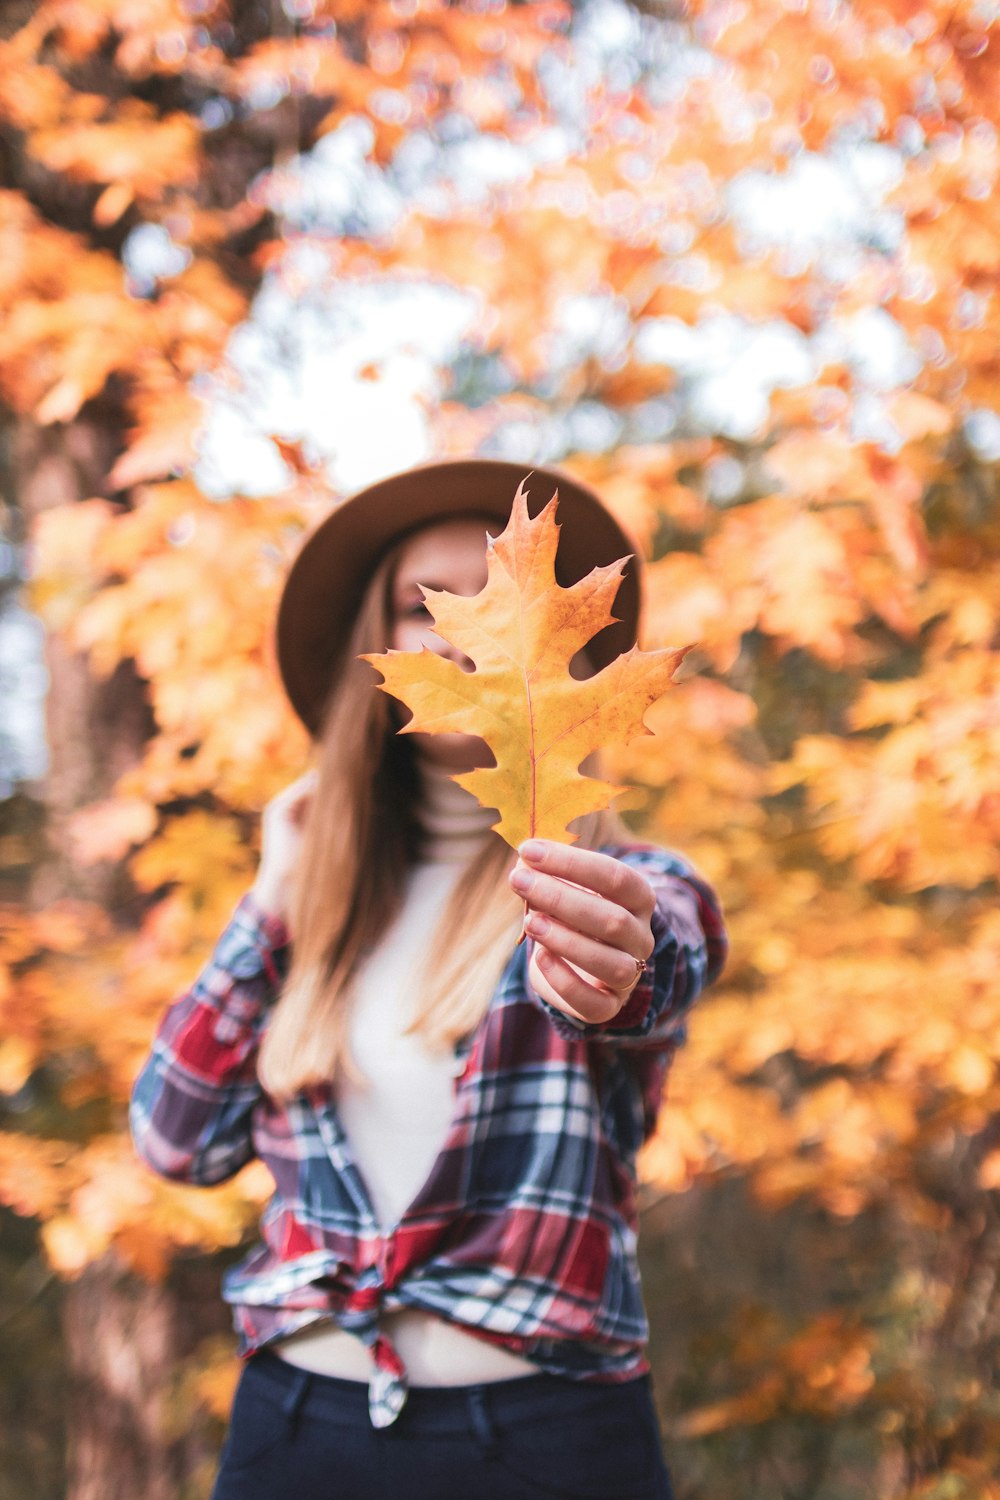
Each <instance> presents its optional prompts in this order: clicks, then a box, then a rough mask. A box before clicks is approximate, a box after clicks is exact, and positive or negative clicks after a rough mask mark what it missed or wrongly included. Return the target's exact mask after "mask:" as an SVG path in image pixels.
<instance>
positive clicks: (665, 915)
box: [529, 844, 729, 1048]
mask: <svg viewBox="0 0 1000 1500" xmlns="http://www.w3.org/2000/svg"><path fill="white" fill-rule="evenodd" d="M602 853H605V854H613V855H614V856H615V857H616V858H617V859H621V860H622V861H623V862H624V863H625V864H628V865H631V866H632V868H633V869H636V870H639V871H641V872H642V874H643V875H644V876H645V877H646V879H647V880H648V881H649V883H650V885H651V886H652V888H653V892H654V894H655V896H656V906H655V908H654V910H653V915H652V918H651V919H650V925H651V927H652V931H653V939H654V947H653V951H652V953H651V954H650V956H649V958H648V959H647V961H646V967H645V969H644V970H643V973H642V977H641V978H640V980H639V982H638V984H637V985H636V987H635V989H634V990H633V991H632V993H631V995H630V996H629V998H628V1000H627V1001H626V1002H625V1005H624V1006H623V1007H622V1009H621V1010H620V1011H619V1012H618V1014H617V1015H616V1016H614V1017H612V1019H611V1020H610V1021H602V1022H593V1023H587V1022H585V1021H577V1020H575V1019H574V1018H573V1017H572V1016H568V1015H566V1013H565V1011H561V1010H558V1009H557V1008H556V1007H555V1006H554V1005H551V1004H550V1003H549V1002H548V1001H547V1000H545V999H544V998H543V997H542V996H541V995H536V994H535V991H534V989H532V988H531V987H530V985H529V989H530V992H531V994H532V996H533V997H535V998H536V999H537V1000H538V1003H539V1004H540V1005H541V1006H542V1007H543V1009H544V1010H545V1012H546V1013H547V1015H548V1016H549V1018H550V1020H551V1021H552V1024H553V1026H554V1027H555V1029H556V1031H558V1032H559V1034H560V1035H561V1036H565V1037H570V1038H578V1037H580V1036H585V1037H587V1038H593V1040H594V1041H599V1042H607V1043H613V1044H615V1045H617V1046H622V1047H639V1048H656V1047H665V1046H669V1047H671V1048H676V1047H677V1046H679V1045H680V1043H681V1042H682V1041H683V1040H684V1035H685V1021H686V1018H687V1013H688V1011H689V1010H690V1008H691V1005H692V1004H693V1002H694V1001H695V999H696V998H697V996H698V995H699V994H701V992H702V990H703V989H705V988H706V986H707V985H709V984H711V982H712V981H713V980H714V979H716V978H717V977H718V975H719V974H721V972H722V969H723V966H724V964H725V961H726V955H727V953H728V951H729V945H728V940H727V937H726V930H725V925H724V922H723V916H722V909H721V906H720V904H719V899H718V897H717V896H716V894H715V892H714V891H713V890H712V888H711V886H710V885H709V884H708V883H707V881H705V880H703V879H702V878H701V877H700V876H699V875H696V874H695V872H694V870H693V869H692V867H691V866H690V865H689V864H688V863H687V861H686V860H684V859H682V858H681V856H680V855H678V854H674V853H672V852H671V851H668V850H665V849H658V848H655V847H654V846H653V845H644V844H633V845H627V846H616V847H613V848H606V849H604V850H602ZM529 958H530V953H529Z"/></svg>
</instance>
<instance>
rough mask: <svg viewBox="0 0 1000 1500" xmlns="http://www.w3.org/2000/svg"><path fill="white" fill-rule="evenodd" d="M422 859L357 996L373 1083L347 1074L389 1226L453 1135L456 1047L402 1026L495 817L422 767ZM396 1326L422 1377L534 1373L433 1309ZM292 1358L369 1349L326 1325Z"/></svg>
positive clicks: (346, 1367) (351, 1109)
mask: <svg viewBox="0 0 1000 1500" xmlns="http://www.w3.org/2000/svg"><path fill="white" fill-rule="evenodd" d="M422 777H423V797H422V803H421V822H422V825H423V827H424V829H425V832H426V834H427V835H428V838H427V844H426V848H425V851H424V857H423V858H422V860H421V862H420V863H419V864H418V865H416V866H415V867H414V869H413V870H412V871H411V872H410V875H409V878H408V880H407V884H406V893H405V897H404V901H403V905H402V907H401V909H400V911H399V913H398V914H397V916H396V919H395V921H394V922H393V923H392V925H391V926H390V927H389V928H388V929H387V930H386V932H385V934H384V936H383V938H382V940H381V942H380V943H379V945H378V947H377V948H375V949H374V950H373V951H372V953H371V954H369V956H368V958H367V959H366V960H365V961H364V963H363V964H362V965H361V966H360V968H359V969H358V971H357V973H356V976H355V980H354V984H353V993H352V1013H351V1024H350V1046H351V1051H352V1054H353V1056H354V1059H355V1061H356V1062H357V1065H358V1067H359V1068H360V1070H361V1072H362V1074H363V1075H364V1081H362V1082H355V1081H354V1080H353V1079H350V1078H347V1077H343V1076H339V1077H338V1079H337V1083H336V1102H337V1113H338V1115H339V1117H340V1121H341V1124H342V1125H343V1127H344V1130H345V1131H346V1133H347V1137H348V1140H349V1141H350V1145H351V1151H352V1154H353V1156H354V1160H355V1161H356V1162H357V1165H358V1168H359V1170H360V1172H361V1176H362V1178H363V1179H364V1182H365V1185H366V1187H367V1188H368V1192H369V1196H370V1197H371V1200H372V1206H373V1207H374V1209H375V1213H376V1215H377V1217H378V1220H379V1224H380V1226H381V1227H382V1228H383V1229H385V1230H389V1229H391V1228H393V1227H394V1226H395V1225H396V1224H398V1222H399V1220H400V1218H401V1217H402V1215H403V1213H404V1211H405V1209H406V1208H407V1207H408V1206H409V1204H411V1203H412V1202H413V1200H414V1198H415V1197H416V1196H417V1193H418V1192H419V1190H420V1188H421V1187H422V1186H423V1184H424V1183H425V1182H426V1180H427V1178H428V1176H429V1174H430V1171H431V1168H432V1167H433V1165H434V1162H435V1161H436V1159H437V1157H438V1155H439V1153H440V1151H441V1147H442V1145H443V1144H444V1141H445V1139H446V1137H447V1135H448V1131H449V1128H450V1126H451V1122H452V1118H453V1115H454V1107H455V1077H456V1074H457V1072H458V1071H460V1067H461V1064H457V1063H456V1060H455V1056H454V1052H453V1051H452V1050H451V1048H447V1049H443V1050H437V1051H435V1050H432V1049H431V1048H430V1047H429V1046H428V1045H427V1043H426V1041H425V1040H424V1039H423V1038H422V1037H420V1036H418V1035H414V1034H413V1033H410V1034H409V1035H406V1034H404V1032H403V1027H404V1026H405V1025H406V1023H407V1021H408V1019H409V1014H410V1007H411V1005H412V1001H413V994H414V989H415V985H416V982H417V980H418V978H419V975H420V973H421V970H422V968H423V965H424V963H425V961H426V960H427V957H428V953H429V946H430V943H431V940H432V939H433V936H434V933H435V930H436V928H437V924H438V921H439V919H440V917H441V915H442V912H443V911H444V908H445V905H446V903H447V901H448V898H449V896H450V895H451V892H452V890H453V889H454V886H455V884H456V882H457V881H458V879H459V878H460V876H461V875H462V873H463V871H464V870H465V868H466V867H467V865H468V862H469V860H470V859H471V858H472V857H473V856H474V855H475V853H476V851H477V850H478V848H479V846H480V843H481V841H482V838H483V835H484V834H485V833H486V831H487V830H488V829H489V828H490V827H491V826H492V825H493V823H494V822H495V821H496V814H495V812H493V811H491V810H490V809H489V808H482V807H480V806H479V804H478V803H477V802H476V800H475V798H474V797H473V796H472V795H471V793H469V792H467V791H465V790H464V789H463V788H462V787H460V786H459V785H458V784H457V782H455V781H453V780H452V779H451V777H450V776H449V775H447V773H446V772H443V771H441V770H438V769H437V768H435V767H433V766H431V765H429V764H427V763H424V764H423V766H422ZM385 1324H386V1331H387V1332H389V1333H390V1334H391V1337H392V1340H393V1342H394V1343H395V1345H396V1348H397V1349H398V1351H399V1354H400V1356H401V1358H402V1360H403V1363H404V1364H405V1366H406V1368H407V1371H408V1373H409V1378H410V1381H411V1382H412V1384H413V1385H466V1384H473V1383H476V1382H479V1381H486V1380H508V1379H510V1378H511V1377H512V1376H516V1375H534V1374H537V1369H536V1367H535V1366H534V1365H532V1364H530V1363H529V1362H528V1361H527V1360H523V1359H520V1358H519V1357H518V1356H517V1355H514V1354H510V1353H508V1352H507V1351H506V1350H503V1349H498V1348H495V1347H494V1346H493V1345H490V1344H488V1343H486V1342H485V1340H483V1339H481V1338H477V1337H476V1336H475V1335H474V1334H471V1333H466V1332H465V1331H464V1330H462V1329H460V1328H457V1327H455V1326H454V1325H453V1324H450V1323H446V1322H444V1321H443V1320H442V1319H440V1318H437V1317H435V1316H434V1315H433V1314H430V1313H424V1312H418V1311H414V1310H407V1311H405V1312H396V1313H391V1314H389V1315H387V1317H386V1319H385ZM277 1352H278V1353H279V1354H281V1355H283V1356H284V1358H285V1359H288V1360H291V1362H292V1363H293V1364H298V1365H302V1366H304V1367H305V1368H306V1369H310V1370H318V1371H319V1372H320V1373H323V1374H328V1375H338V1376H340V1377H342V1378H346V1379H349V1380H367V1379H368V1377H369V1375H370V1373H371V1361H370V1356H369V1354H368V1351H367V1350H366V1349H365V1347H364V1346H363V1345H362V1344H361V1343H360V1341H359V1340H358V1339H356V1338H355V1337H354V1335H353V1334H349V1333H344V1332H343V1331H342V1330H340V1329H338V1328H335V1327H332V1326H331V1325H329V1324H324V1325H322V1326H321V1327H319V1328H317V1329H316V1330H314V1331H312V1332H310V1331H309V1330H307V1331H306V1332H305V1333H302V1334H299V1335H297V1336H296V1337H295V1338H293V1339H290V1340H288V1341H287V1342H285V1343H284V1344H282V1345H279V1346H278V1349H277Z"/></svg>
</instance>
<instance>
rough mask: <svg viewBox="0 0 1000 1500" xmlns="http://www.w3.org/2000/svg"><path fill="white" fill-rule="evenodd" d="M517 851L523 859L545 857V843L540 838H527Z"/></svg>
mask: <svg viewBox="0 0 1000 1500" xmlns="http://www.w3.org/2000/svg"><path fill="white" fill-rule="evenodd" d="M517 852H518V854H520V856H521V858H522V859H543V858H544V856H545V845H544V844H543V843H540V842H539V840H538V839H525V841H524V843H523V844H521V845H519V847H518V851H517Z"/></svg>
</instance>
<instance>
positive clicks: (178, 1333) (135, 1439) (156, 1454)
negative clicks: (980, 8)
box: [64, 1255, 228, 1500]
mask: <svg viewBox="0 0 1000 1500" xmlns="http://www.w3.org/2000/svg"><path fill="white" fill-rule="evenodd" d="M218 1281H219V1271H218V1267H217V1266H216V1265H215V1264H213V1263H212V1262H211V1261H209V1260H208V1259H207V1258H205V1257H196V1258H192V1259H190V1260H186V1261H181V1262H178V1263H177V1264H176V1265H175V1267H174V1269H173V1271H172V1273H171V1275H170V1277H169V1279H168V1280H167V1281H166V1282H163V1283H161V1284H159V1285H156V1286H151V1285H150V1284H149V1283H148V1282H144V1281H140V1280H139V1279H138V1278H137V1277H135V1276H133V1275H130V1274H129V1273H128V1272H126V1271H124V1270H123V1268H122V1266H121V1265H120V1263H119V1262H118V1261H117V1259H116V1258H115V1257H114V1256H113V1255H107V1256H105V1257H104V1258H103V1259H102V1260H101V1261H99V1262H98V1263H97V1264H96V1265H94V1266H91V1267H90V1268H89V1269H88V1270H87V1271H86V1272H85V1274H84V1275H83V1276H82V1277H81V1278H80V1280H79V1281H77V1282H74V1283H73V1284H72V1286H71V1287H70V1288H69V1291H68V1295H67V1298H66V1315H65V1324H64V1326H65V1336H66V1348H67V1356H68V1363H69V1370H70V1391H71V1395H70V1402H69V1410H68V1413H67V1418H68V1433H67V1453H66V1469H67V1487H66V1494H67V1500H140V1497H141V1500H180V1497H181V1496H182V1495H184V1494H190V1492H191V1491H190V1485H191V1481H192V1479H193V1477H194V1476H196V1475H198V1474H199V1473H207V1472H209V1471H210V1469H211V1467H212V1461H213V1458H214V1452H215V1442H214V1440H213V1437H212V1434H211V1432H210V1430H209V1428H208V1426H207V1424H206V1423H205V1422H204V1421H200V1420H198V1413H196V1412H193V1411H192V1402H191V1398H190V1396H188V1397H185V1396H184V1394H183V1393H182V1392H181V1390H180V1389H179V1372H180V1371H181V1370H182V1368H183V1362H184V1360H185V1359H186V1358H187V1357H188V1356H190V1355H191V1354H192V1352H193V1351H194V1350H195V1349H196V1348H197V1346H198V1344H199V1342H200V1341H201V1340H202V1339H203V1338H205V1336H206V1335H210V1334H211V1333H212V1332H222V1330H223V1327H224V1326H226V1325H227V1324H228V1318H227V1316H226V1314H225V1311H224V1308H223V1303H222V1300H221V1298H220V1296H219V1287H218Z"/></svg>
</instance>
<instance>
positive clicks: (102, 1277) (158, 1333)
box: [14, 414, 226, 1500]
mask: <svg viewBox="0 0 1000 1500" xmlns="http://www.w3.org/2000/svg"><path fill="white" fill-rule="evenodd" d="M14 446H15V465H14V467H15V475H16V485H17V492H18V500H19V504H20V507H21V510H22V512H23V513H24V516H25V518H26V520H27V522H28V524H29V525H31V524H32V523H34V522H35V521H36V520H37V518H38V517H39V516H40V515H41V514H42V513H43V512H45V511H47V510H49V509H51V508H52V507H54V506H57V505H65V504H67V503H68V502H72V501H75V500H84V499H88V498H90V497H92V496H98V495H101V494H102V492H103V490H104V484H105V476H106V475H107V473H108V471H109V469H110V466H111V463H112V461H113V459H114V456H115V454H116V453H117V452H118V449H119V433H118V430H117V424H116V421H115V418H114V415H113V414H100V415H99V416H98V418H97V419H96V420H89V421H88V420H83V419H81V420H78V421H76V422H74V423H73V424H71V425H68V426H66V427H61V428H60V427H56V428H44V429H43V428H38V427H36V426H34V425H33V424H31V423H29V422H24V423H22V424H21V425H20V426H19V428H18V432H17V438H16V442H15V445H14ZM46 665H47V667H48V672H49V678H50V686H49V693H48V701H47V705H46V723H47V732H48V748H49V771H48V774H47V776H46V779H45V784H44V787H43V788H42V798H43V801H44V806H45V817H46V832H47V838H46V848H45V850H44V851H43V853H42V856H41V860H40V863H39V865H38V868H37V870H36V871H35V873H34V876H33V879H32V883H31V890H30V894H29V901H30V904H31V906H32V907H33V908H35V909H38V908H40V907H42V906H45V905H47V904H49V903H51V902H52V901H54V900H56V899H58V898H59V897H62V896H67V895H71V896H75V897H78V898H82V899H85V900H88V901H94V902H96V903H98V904H100V905H102V906H104V907H105V908H107V909H112V910H117V911H118V914H119V917H120V915H121V906H122V903H123V902H124V901H126V900H127V899H128V897H129V895H130V894H131V887H130V885H129V882H128V880H127V876H126V874H125V872H124V869H123V868H122V867H116V866H114V865H110V864H99V865H96V866H92V867H88V868H82V867H80V866H78V865H74V864H73V863H72V861H71V860H70V858H69V857H68V854H67V848H66V844H67V841H66V838H65V825H66V821H67V819H68V818H69V817H70V816H71V815H72V814H73V813H74V812H75V811H76V810H77V809H78V808H80V807H82V806H84V805H85V804H86V803H88V802H92V801H96V800H98V799H100V798H102V797H106V796H107V795H108V794H109V793H110V792H111V790H112V788H113V787H114V784H115V782H116V781H117V779H118V777H119V776H120V775H121V774H122V772H123V771H125V770H126V769H127V768H128V767H129V766H131V765H134V764H135V762H136V761H137V760H138V758H139V756H140V755H141V753H142V749H143V745H144V743H145V740H146V738H147V736H148V734H149V732H150V729H151V727H152V726H151V722H150V716H149V711H148V707H147V705H146V701H145V694H144V690H143V685H142V683H141V682H140V680H139V678H138V677H137V676H136V674H135V672H134V671H133V670H132V669H131V668H130V667H128V666H123V667H122V668H120V669H119V670H118V671H116V672H115V673H114V674H113V675H112V676H111V677H110V678H109V679H108V680H106V681H101V680H98V679H96V678H95V677H94V676H93V675H92V674H91V672H90V671H89V669H88V665H87V662H86V660H85V659H84V658H83V657H81V656H80V655H79V654H77V653H75V652H73V651H72V650H70V648H69V647H68V646H67V645H66V643H65V642H64V641H62V640H60V639H58V638H56V637H50V638H49V640H48V642H47V647H46ZM218 1275H219V1273H218V1269H217V1267H216V1266H215V1264H214V1263H213V1262H211V1261H209V1260H208V1259H207V1258H204V1257H201V1258H192V1259H191V1260H190V1261H188V1262H186V1263H184V1264H183V1265H182V1266H178V1267H177V1268H175V1271H174V1273H172V1275H171V1276H170V1278H168V1280H167V1281H166V1282H165V1283H163V1284H161V1285H156V1286H153V1285H150V1284H148V1283H147V1282H144V1281H142V1280H140V1279H139V1278H137V1277H135V1276H133V1275H132V1274H130V1273H129V1272H127V1271H126V1270H125V1269H124V1268H123V1267H122V1266H121V1265H120V1263H119V1262H118V1261H117V1259H116V1258H115V1257H114V1256H112V1255H109V1256H106V1257H105V1258H104V1259H103V1260H102V1261H101V1262H99V1263H98V1264H97V1265H94V1266H91V1267H89V1268H88V1269H87V1270H86V1271H85V1272H84V1273H83V1275H82V1276H80V1278H79V1279H78V1280H76V1281H74V1282H73V1283H71V1284H70V1286H69V1287H68V1288H67V1292H66V1296H65V1299H64V1308H65V1314H64V1336H65V1346H66V1356H67V1365H68V1371H69V1377H70V1381H69V1383H70V1391H71V1395H70V1399H69V1402H68V1410H67V1424H68V1431H67V1488H66V1497H67V1500H116V1497H119V1496H120V1497H122V1500H126V1497H127V1500H138V1497H140V1496H141V1497H142V1500H179V1497H180V1496H181V1495H182V1494H184V1493H185V1491H186V1492H187V1493H190V1488H189V1481H190V1476H191V1474H192V1473H193V1472H194V1471H195V1468H196V1466H197V1465H198V1464H199V1463H200V1464H202V1465H204V1463H205V1462H206V1458H207V1453H208V1449H207V1447H206V1443H207V1440H206V1437H205V1434H204V1431H203V1430H202V1431H198V1430H194V1431H182V1432H178V1431H177V1430H176V1425H177V1420H178V1418H177V1412H178V1410H183V1403H181V1406H180V1407H178V1406H177V1405H176V1403H175V1402H173V1401H172V1399H171V1398H172V1396H174V1395H176V1391H175V1387H176V1385H177V1380H178V1373H177V1372H178V1370H179V1361H180V1360H182V1359H183V1358H184V1357H185V1356H186V1355H189V1354H190V1353H191V1351H192V1349H193V1348H194V1347H195V1346H196V1345H197V1343H198V1341H199V1339H201V1338H203V1337H204V1336H205V1335H206V1334H210V1333H212V1332H215V1331H221V1329H222V1328H223V1327H224V1326H225V1324H226V1318H225V1313H224V1311H223V1308H222V1304H221V1300H220V1298H219V1295H218Z"/></svg>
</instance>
